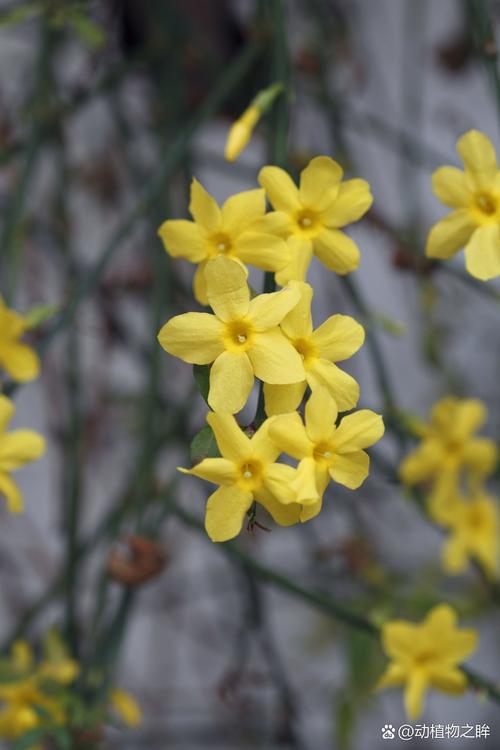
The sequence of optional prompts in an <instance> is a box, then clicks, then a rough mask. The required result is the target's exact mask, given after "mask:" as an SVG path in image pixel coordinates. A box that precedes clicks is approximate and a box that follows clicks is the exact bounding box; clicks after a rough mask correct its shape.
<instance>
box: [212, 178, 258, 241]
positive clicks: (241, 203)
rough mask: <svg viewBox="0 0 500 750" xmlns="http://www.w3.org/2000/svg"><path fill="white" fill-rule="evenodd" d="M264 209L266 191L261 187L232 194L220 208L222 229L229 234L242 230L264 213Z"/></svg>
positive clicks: (235, 233) (238, 232) (236, 233)
mask: <svg viewBox="0 0 500 750" xmlns="http://www.w3.org/2000/svg"><path fill="white" fill-rule="evenodd" d="M265 210H266V193H265V191H264V190H263V189H262V188H256V189H255V190H245V191H244V192H242V193H236V195H232V196H231V197H230V198H228V199H227V201H226V202H225V203H224V205H223V206H222V209H221V215H222V225H223V227H224V231H225V232H227V233H228V234H230V235H238V234H240V233H241V232H244V231H245V230H246V229H248V228H249V224H250V223H251V222H252V221H253V220H254V219H258V218H259V217H260V216H263V215H264V213H265Z"/></svg>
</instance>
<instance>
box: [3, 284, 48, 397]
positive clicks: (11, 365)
mask: <svg viewBox="0 0 500 750" xmlns="http://www.w3.org/2000/svg"><path fill="white" fill-rule="evenodd" d="M27 329H28V324H27V323H26V320H25V319H24V318H23V317H22V316H21V315H19V313H17V312H15V311H14V310H10V309H9V308H8V307H7V306H6V305H5V303H4V301H3V299H2V298H1V297H0V367H3V369H4V370H5V371H6V372H7V374H8V375H10V377H11V378H12V379H13V380H17V381H19V382H21V383H24V382H26V381H28V380H33V379H34V378H36V377H38V374H39V372H40V361H39V359H38V355H37V354H36V352H34V351H33V349H31V348H30V347H29V346H26V344H22V343H21V341H20V338H21V336H23V335H24V333H25V332H26V330H27Z"/></svg>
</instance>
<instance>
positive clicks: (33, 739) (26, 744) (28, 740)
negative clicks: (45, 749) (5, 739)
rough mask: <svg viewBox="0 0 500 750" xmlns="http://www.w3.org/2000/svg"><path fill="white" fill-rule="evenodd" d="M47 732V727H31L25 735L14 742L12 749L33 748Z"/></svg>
mask: <svg viewBox="0 0 500 750" xmlns="http://www.w3.org/2000/svg"><path fill="white" fill-rule="evenodd" d="M46 734H47V729H46V728H45V727H37V728H36V729H30V731H29V732H26V734H23V736H22V737H20V738H19V739H18V740H17V742H14V744H13V745H11V750H31V748H32V747H33V746H34V745H36V744H37V743H38V742H39V740H41V739H42V738H43V737H45V736H46Z"/></svg>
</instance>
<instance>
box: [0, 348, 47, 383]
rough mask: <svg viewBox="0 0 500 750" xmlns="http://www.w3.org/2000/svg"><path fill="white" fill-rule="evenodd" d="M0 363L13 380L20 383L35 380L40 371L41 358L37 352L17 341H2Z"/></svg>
mask: <svg viewBox="0 0 500 750" xmlns="http://www.w3.org/2000/svg"><path fill="white" fill-rule="evenodd" d="M0 365H2V366H3V368H4V370H5V371H6V372H7V373H8V374H9V375H10V377H11V378H12V379H13V380H17V381H19V382H20V383H25V382H27V381H28V380H34V379H35V378H37V377H38V375H39V373H40V360H39V359H38V355H37V354H36V352H35V351H34V350H33V349H31V348H30V347H29V346H26V344H20V343H18V342H17V341H15V342H10V341H9V342H8V343H7V342H5V343H0Z"/></svg>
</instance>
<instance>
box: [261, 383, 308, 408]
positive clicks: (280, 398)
mask: <svg viewBox="0 0 500 750" xmlns="http://www.w3.org/2000/svg"><path fill="white" fill-rule="evenodd" d="M306 386H307V383H306V381H305V380H304V382H303V383H290V385H270V384H269V383H264V404H265V409H266V414H267V416H268V417H272V416H274V415H275V414H287V413H289V412H292V411H295V409H298V408H299V406H300V402H301V401H302V399H303V398H304V393H305V390H306Z"/></svg>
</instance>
